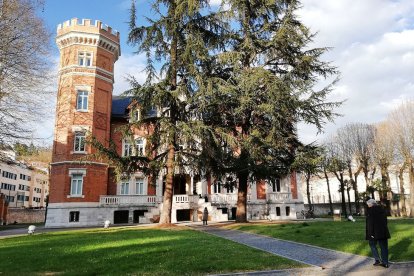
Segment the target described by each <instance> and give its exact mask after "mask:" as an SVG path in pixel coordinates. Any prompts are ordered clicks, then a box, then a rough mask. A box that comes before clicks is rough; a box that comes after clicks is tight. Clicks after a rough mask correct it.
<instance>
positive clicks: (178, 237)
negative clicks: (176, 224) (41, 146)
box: [0, 230, 298, 275]
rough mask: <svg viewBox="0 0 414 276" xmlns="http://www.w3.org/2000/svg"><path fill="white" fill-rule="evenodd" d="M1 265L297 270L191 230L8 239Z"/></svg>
mask: <svg viewBox="0 0 414 276" xmlns="http://www.w3.org/2000/svg"><path fill="white" fill-rule="evenodd" d="M252 256H254V257H252ZM0 260H1V262H0V274H2V273H4V274H5V275H10V274H13V275H25V274H33V273H40V274H44V273H49V272H53V273H63V274H65V275H126V274H128V275H131V274H133V275H201V274H208V273H213V272H214V273H217V272H220V273H221V272H231V271H245V270H261V269H275V268H289V267H294V266H298V265H297V264H295V263H294V262H291V261H286V260H284V259H281V258H278V257H275V256H272V255H270V254H266V253H264V252H261V251H257V250H254V249H251V248H247V247H245V246H241V245H238V244H235V243H233V242H229V241H223V240H222V239H220V238H216V237H211V236H210V235H206V234H203V233H199V232H196V231H190V230H183V231H168V230H125V231H85V232H73V233H71V232H65V233H53V234H42V235H35V236H26V237H21V238H13V239H7V240H3V241H2V243H1V244H0ZM16 260H21V263H19V262H16ZM23 264H24V265H23Z"/></svg>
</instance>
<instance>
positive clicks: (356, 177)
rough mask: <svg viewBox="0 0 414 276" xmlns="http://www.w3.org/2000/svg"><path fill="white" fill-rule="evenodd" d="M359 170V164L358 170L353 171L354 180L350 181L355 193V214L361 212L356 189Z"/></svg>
mask: <svg viewBox="0 0 414 276" xmlns="http://www.w3.org/2000/svg"><path fill="white" fill-rule="evenodd" d="M361 170H362V168H361V166H360V167H359V168H358V170H357V171H356V172H355V173H354V181H352V186H353V189H354V193H355V213H356V214H357V215H359V214H361V205H360V201H361V199H360V198H359V191H358V176H359V173H360V172H361Z"/></svg>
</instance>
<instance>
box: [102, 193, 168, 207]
mask: <svg viewBox="0 0 414 276" xmlns="http://www.w3.org/2000/svg"><path fill="white" fill-rule="evenodd" d="M160 202H162V196H149V195H116V196H101V198H100V201H99V203H100V205H142V206H155V205H157V204H158V203H160Z"/></svg>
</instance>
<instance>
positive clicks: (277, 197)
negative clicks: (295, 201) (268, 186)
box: [267, 193, 291, 202]
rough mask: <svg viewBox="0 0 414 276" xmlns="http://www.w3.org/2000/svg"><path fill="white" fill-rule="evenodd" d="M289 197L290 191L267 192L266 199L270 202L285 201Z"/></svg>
mask: <svg viewBox="0 0 414 276" xmlns="http://www.w3.org/2000/svg"><path fill="white" fill-rule="evenodd" d="M290 199H291V193H268V194H267V200H269V201H271V202H280V201H282V202H283V201H287V200H290Z"/></svg>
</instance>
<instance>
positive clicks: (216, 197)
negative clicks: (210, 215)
mask: <svg viewBox="0 0 414 276" xmlns="http://www.w3.org/2000/svg"><path fill="white" fill-rule="evenodd" d="M209 200H210V202H211V203H212V204H229V205H235V204H236V203H237V194H212V195H210V196H209ZM250 200H251V196H250V195H247V201H250Z"/></svg>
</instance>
